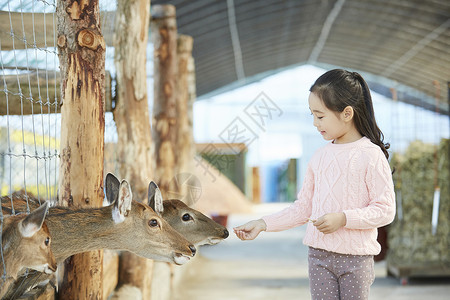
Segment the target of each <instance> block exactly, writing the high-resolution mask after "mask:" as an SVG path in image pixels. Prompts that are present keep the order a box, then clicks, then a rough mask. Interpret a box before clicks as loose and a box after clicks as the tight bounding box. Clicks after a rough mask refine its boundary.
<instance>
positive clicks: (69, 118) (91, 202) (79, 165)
mask: <svg viewBox="0 0 450 300" xmlns="http://www.w3.org/2000/svg"><path fill="white" fill-rule="evenodd" d="M57 18H58V28H57V35H58V42H57V44H58V47H59V53H60V54H59V61H60V69H61V81H62V84H61V86H62V99H61V101H62V106H61V151H60V153H61V162H60V171H59V176H60V181H59V197H60V198H59V202H60V204H61V205H66V206H75V207H88V206H92V207H100V206H101V205H102V201H103V198H104V194H103V150H104V130H105V113H104V110H105V107H104V105H105V104H104V94H105V88H104V79H105V49H106V47H105V43H104V40H103V36H102V34H101V31H100V22H99V3H98V0H92V1H89V2H88V1H79V2H78V1H60V0H59V1H58V3H57ZM102 260H103V251H102V250H99V251H91V252H88V253H82V254H77V255H74V256H72V257H70V258H68V259H67V260H66V262H65V273H64V276H63V280H62V283H61V286H60V288H59V297H60V299H102V275H103V274H102V273H103V271H102V270H103V269H102Z"/></svg>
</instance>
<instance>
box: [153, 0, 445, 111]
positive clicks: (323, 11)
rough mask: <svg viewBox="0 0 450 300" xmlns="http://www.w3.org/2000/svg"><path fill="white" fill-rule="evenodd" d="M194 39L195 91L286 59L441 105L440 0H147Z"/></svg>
mask: <svg viewBox="0 0 450 300" xmlns="http://www.w3.org/2000/svg"><path fill="white" fill-rule="evenodd" d="M151 4H152V6H153V5H157V4H173V5H174V6H175V8H176V14H177V28H178V32H179V33H182V34H187V35H191V36H192V37H193V38H194V50H193V56H194V58H195V61H196V80H197V95H198V96H199V97H200V98H202V96H203V97H205V96H207V95H211V94H212V93H217V92H220V91H225V90H227V89H231V88H235V87H238V86H241V85H245V84H247V83H249V82H252V81H255V80H258V79H260V78H263V77H265V76H268V75H271V74H274V73H276V72H278V71H280V70H282V69H285V68H289V67H292V66H297V65H303V64H312V65H316V66H321V67H325V68H327V69H329V68H333V67H342V68H346V69H351V70H356V71H359V72H361V73H362V74H363V75H364V76H365V78H366V79H367V81H368V82H369V85H370V87H371V89H372V90H374V91H377V92H379V93H381V94H384V95H386V96H388V97H391V96H392V90H391V88H395V90H396V92H397V95H398V99H399V100H401V101H405V102H409V103H413V104H415V105H419V106H423V107H425V108H428V109H432V110H435V109H436V108H435V103H436V98H439V102H438V109H439V110H440V111H441V112H448V102H447V101H448V95H447V84H448V81H450V1H448V0H426V1H425V0H321V1H318V0H259V1H255V0H227V1H212V0H169V1H167V0H152V3H151Z"/></svg>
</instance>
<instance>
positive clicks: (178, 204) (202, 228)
mask: <svg viewBox="0 0 450 300" xmlns="http://www.w3.org/2000/svg"><path fill="white" fill-rule="evenodd" d="M148 205H149V206H150V207H151V208H153V210H155V211H156V212H157V213H158V214H160V215H161V216H162V217H163V218H164V220H166V221H167V222H168V223H169V224H170V226H172V227H173V228H174V229H175V230H176V231H178V232H179V233H181V235H183V236H184V237H185V238H186V239H187V240H189V241H191V242H192V243H193V244H195V245H196V246H200V245H205V244H209V245H212V244H217V243H219V242H220V241H222V240H223V239H226V238H227V237H228V235H229V233H228V230H227V229H226V228H225V227H224V226H222V225H220V224H219V223H217V222H215V221H214V220H212V219H210V218H208V217H207V216H205V215H204V214H202V213H201V212H199V211H197V210H195V209H193V208H190V207H189V206H187V205H186V204H185V203H184V202H183V201H180V200H178V199H172V200H164V201H163V200H162V195H161V191H160V190H159V188H158V185H157V184H156V183H155V182H153V181H151V182H150V184H149V187H148Z"/></svg>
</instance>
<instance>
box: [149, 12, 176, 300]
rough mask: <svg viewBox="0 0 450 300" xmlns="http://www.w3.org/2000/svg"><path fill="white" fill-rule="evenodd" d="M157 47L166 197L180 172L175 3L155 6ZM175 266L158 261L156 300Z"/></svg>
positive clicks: (156, 123) (156, 108)
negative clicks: (178, 161)
mask: <svg viewBox="0 0 450 300" xmlns="http://www.w3.org/2000/svg"><path fill="white" fill-rule="evenodd" d="M150 27H151V31H152V40H153V46H154V58H153V61H154V66H153V70H154V72H153V73H154V77H153V80H154V102H153V124H152V125H153V126H152V137H153V141H154V147H155V153H154V157H155V181H156V182H157V183H158V185H159V188H160V189H161V192H162V195H163V197H164V198H166V197H167V196H168V195H169V193H170V192H174V191H176V189H177V187H176V186H175V185H174V183H175V180H174V179H175V178H174V177H175V175H176V174H177V169H176V166H177V159H178V157H177V156H176V153H178V149H177V137H178V136H177V132H178V130H177V129H176V127H177V126H179V123H178V119H177V103H176V101H177V83H176V82H177V79H178V78H177V69H178V62H177V28H176V19H175V7H174V6H173V5H154V6H152V21H151V26H150ZM170 274H171V266H170V265H169V264H167V263H161V262H155V264H154V270H153V279H152V285H153V286H154V288H152V294H151V299H152V300H163V299H164V300H165V299H169V296H170V289H171V280H170V277H171V275H170Z"/></svg>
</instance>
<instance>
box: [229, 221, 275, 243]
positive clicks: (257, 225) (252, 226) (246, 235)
mask: <svg viewBox="0 0 450 300" xmlns="http://www.w3.org/2000/svg"><path fill="white" fill-rule="evenodd" d="M266 228H267V227H266V222H264V220H263V219H258V220H253V221H250V222H248V223H245V224H244V225H241V226H238V227H235V228H233V230H234V233H235V234H236V236H237V237H238V238H240V239H241V240H253V239H255V238H256V237H257V236H258V234H259V233H260V232H261V231H264V230H266Z"/></svg>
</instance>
